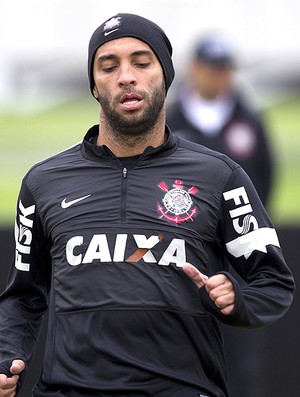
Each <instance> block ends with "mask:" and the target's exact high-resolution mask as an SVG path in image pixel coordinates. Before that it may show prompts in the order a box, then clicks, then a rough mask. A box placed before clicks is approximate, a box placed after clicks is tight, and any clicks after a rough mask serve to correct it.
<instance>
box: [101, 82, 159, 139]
mask: <svg viewBox="0 0 300 397" xmlns="http://www.w3.org/2000/svg"><path fill="white" fill-rule="evenodd" d="M165 92H166V91H165V83H164V80H163V81H162V83H161V85H160V86H157V87H155V88H154V89H153V90H152V92H151V94H148V93H147V92H145V91H136V90H133V89H130V88H127V89H124V90H123V91H122V93H121V94H119V95H118V96H117V97H116V98H115V99H112V97H111V96H110V95H103V96H99V98H98V100H99V103H100V105H101V108H102V112H103V113H104V115H105V118H106V120H107V123H108V125H109V126H110V128H111V130H112V133H113V134H114V135H116V136H117V137H118V138H122V139H125V138H126V137H127V138H130V137H135V138H136V137H143V136H145V135H147V134H148V133H149V132H150V131H151V130H152V129H153V128H154V126H155V125H156V123H157V121H158V119H159V118H160V117H161V113H162V109H163V107H164V103H165ZM126 93H130V94H132V93H136V94H138V95H139V96H140V97H142V98H143V100H144V101H145V102H147V103H148V107H147V109H146V110H145V111H144V112H143V113H142V115H135V114H134V111H133V112H132V113H131V114H130V115H128V116H123V115H121V114H119V113H118V112H117V111H115V107H116V106H115V104H116V105H117V104H119V103H120V99H121V97H122V96H123V95H124V94H126Z"/></svg>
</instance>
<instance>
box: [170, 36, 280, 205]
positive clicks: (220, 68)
mask: <svg viewBox="0 0 300 397" xmlns="http://www.w3.org/2000/svg"><path fill="white" fill-rule="evenodd" d="M235 64H236V61H235V54H234V51H233V49H232V46H231V43H229V42H228V41H226V40H225V39H223V38H222V37H221V36H220V35H216V34H211V35H207V36H206V37H205V38H203V39H202V40H201V41H200V42H197V44H196V46H195V49H194V51H193V54H192V56H191V58H190V61H189V62H188V66H187V73H186V76H185V77H186V79H185V81H183V82H182V83H183V84H182V86H181V88H180V90H179V93H178V99H177V100H175V101H174V102H173V103H170V105H169V106H168V112H167V124H168V125H169V127H170V128H171V130H172V131H173V132H174V133H175V134H176V135H178V136H180V137H182V138H185V139H188V140H190V141H193V142H196V143H199V144H201V145H204V146H206V147H209V148H210V149H213V150H217V151H219V152H221V153H225V154H226V155H228V156H229V157H230V158H232V159H233V160H235V161H236V162H237V163H238V164H240V165H241V166H242V167H243V168H244V170H245V171H246V172H247V173H248V175H249V176H250V178H251V179H252V182H253V184H254V186H255V187H256V190H257V192H258V194H259V196H260V198H261V200H262V202H263V203H264V205H267V204H268V198H269V195H270V191H271V186H272V181H273V168H274V167H273V158H272V150H271V147H270V144H269V142H268V137H267V132H266V128H265V126H264V123H263V121H262V118H261V116H260V115H259V114H258V113H257V112H256V111H254V109H253V108H251V107H250V104H249V103H248V102H247V100H246V99H245V98H244V97H243V96H242V94H241V92H240V91H241V90H240V89H239V87H238V86H237V84H236V79H235V69H236V67H235Z"/></svg>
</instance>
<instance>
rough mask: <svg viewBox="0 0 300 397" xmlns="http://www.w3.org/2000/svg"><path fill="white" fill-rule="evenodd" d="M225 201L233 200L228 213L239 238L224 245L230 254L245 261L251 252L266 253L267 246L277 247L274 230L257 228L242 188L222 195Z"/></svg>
mask: <svg viewBox="0 0 300 397" xmlns="http://www.w3.org/2000/svg"><path fill="white" fill-rule="evenodd" d="M223 196H224V199H225V201H230V200H233V203H234V208H233V209H232V210H230V211H229V215H230V217H231V219H232V224H233V228H234V230H235V231H236V232H237V233H238V234H240V235H241V236H240V237H238V238H236V239H234V240H232V241H229V242H228V243H226V248H227V250H228V252H229V253H230V254H232V255H233V256H235V257H236V258H239V257H241V256H244V257H245V258H246V259H248V258H249V256H250V255H251V254H252V252H253V251H255V250H257V251H261V252H264V253H266V252H267V245H270V244H271V245H275V246H276V247H279V246H280V245H279V241H278V237H277V234H276V231H275V229H273V228H270V227H261V228H260V227H259V225H258V222H257V219H256V218H255V216H254V215H253V214H252V212H253V209H252V206H251V204H250V202H249V198H248V195H247V192H246V189H245V188H244V186H241V187H239V188H236V189H233V190H230V191H228V192H225V193H223Z"/></svg>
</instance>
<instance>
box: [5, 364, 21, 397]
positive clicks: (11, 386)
mask: <svg viewBox="0 0 300 397" xmlns="http://www.w3.org/2000/svg"><path fill="white" fill-rule="evenodd" d="M24 368H25V363H24V361H22V360H14V361H13V362H12V365H11V367H10V372H11V374H12V376H11V377H10V378H9V377H7V376H6V375H4V374H0V397H14V396H15V395H16V392H17V382H18V380H19V374H20V373H21V372H22V371H24Z"/></svg>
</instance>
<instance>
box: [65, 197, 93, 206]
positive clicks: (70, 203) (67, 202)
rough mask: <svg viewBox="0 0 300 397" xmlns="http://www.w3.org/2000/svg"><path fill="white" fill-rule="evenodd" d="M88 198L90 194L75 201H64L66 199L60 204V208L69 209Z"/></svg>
mask: <svg viewBox="0 0 300 397" xmlns="http://www.w3.org/2000/svg"><path fill="white" fill-rule="evenodd" d="M88 197H90V194H88V195H87V196H83V197H79V198H77V199H75V200H71V201H66V200H67V198H64V199H63V201H62V202H61V208H69V207H71V205H73V204H76V203H79V201H82V200H84V199H86V198H88Z"/></svg>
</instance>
